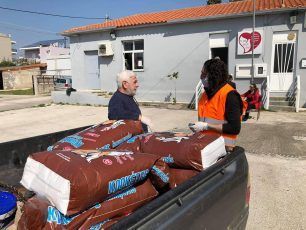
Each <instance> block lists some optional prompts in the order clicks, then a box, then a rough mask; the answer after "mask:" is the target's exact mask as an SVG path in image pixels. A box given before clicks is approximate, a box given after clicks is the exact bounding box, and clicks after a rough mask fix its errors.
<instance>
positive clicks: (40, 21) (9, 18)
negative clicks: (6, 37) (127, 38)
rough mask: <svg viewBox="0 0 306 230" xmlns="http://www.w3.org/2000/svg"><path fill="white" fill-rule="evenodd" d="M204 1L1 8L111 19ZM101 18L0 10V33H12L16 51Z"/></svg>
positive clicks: (38, 2) (30, 2) (4, 1)
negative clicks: (63, 16)
mask: <svg viewBox="0 0 306 230" xmlns="http://www.w3.org/2000/svg"><path fill="white" fill-rule="evenodd" d="M204 4H206V0H87V1H81V0H75V1H72V0H64V1H63V0H61V1H59V0H52V1H46V0H25V1H22V0H19V1H18V0H0V7H7V8H14V9H19V10H27V11H36V12H43V13H50V14H61V15H68V16H78V17H80V16H81V17H98V18H103V17H105V16H106V15H108V16H109V17H110V18H111V19H115V18H120V17H124V16H128V15H132V14H137V13H146V12H156V11H163V10H171V9H181V8H186V7H193V6H200V5H204ZM103 21H104V20H101V19H99V20H84V19H71V18H60V17H51V16H44V15H37V14H30V13H22V12H15V11H10V10H4V9H0V33H4V34H11V36H12V40H14V41H16V43H17V44H16V45H15V48H16V49H18V53H20V51H19V48H20V47H23V46H26V45H30V44H32V43H35V42H38V41H42V40H50V39H58V38H62V37H61V36H60V35H57V33H60V32H62V31H64V30H66V29H70V28H72V27H76V26H82V25H88V24H92V23H99V22H103Z"/></svg>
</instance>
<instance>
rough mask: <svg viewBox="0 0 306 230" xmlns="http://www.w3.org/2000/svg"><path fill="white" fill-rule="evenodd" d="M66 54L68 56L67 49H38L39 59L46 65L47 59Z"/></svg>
mask: <svg viewBox="0 0 306 230" xmlns="http://www.w3.org/2000/svg"><path fill="white" fill-rule="evenodd" d="M67 54H69V48H62V47H55V46H48V47H41V48H40V49H39V57H40V62H41V63H46V61H47V59H48V58H49V57H51V56H58V55H67Z"/></svg>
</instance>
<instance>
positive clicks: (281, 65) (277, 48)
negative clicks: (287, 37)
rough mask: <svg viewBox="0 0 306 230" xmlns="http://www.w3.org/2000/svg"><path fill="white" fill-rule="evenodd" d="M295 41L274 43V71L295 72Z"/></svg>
mask: <svg viewBox="0 0 306 230" xmlns="http://www.w3.org/2000/svg"><path fill="white" fill-rule="evenodd" d="M294 46H295V44H294V43H281V44H275V45H274V68H273V72H274V73H292V72H293V57H294V56H293V54H294V48H295V47H294Z"/></svg>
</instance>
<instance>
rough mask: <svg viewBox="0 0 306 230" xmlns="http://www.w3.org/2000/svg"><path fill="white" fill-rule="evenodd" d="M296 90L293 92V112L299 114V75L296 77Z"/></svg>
mask: <svg viewBox="0 0 306 230" xmlns="http://www.w3.org/2000/svg"><path fill="white" fill-rule="evenodd" d="M295 84H296V87H295V88H296V90H295V112H297V113H298V112H299V110H300V94H301V77H300V75H297V76H296V81H295Z"/></svg>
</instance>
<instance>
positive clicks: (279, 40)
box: [270, 31, 296, 92]
mask: <svg viewBox="0 0 306 230" xmlns="http://www.w3.org/2000/svg"><path fill="white" fill-rule="evenodd" d="M272 48H273V49H272V62H271V63H272V68H271V77H270V88H271V91H275V92H288V91H289V90H290V87H291V85H292V84H293V80H294V77H293V75H294V67H295V62H294V60H295V55H296V52H295V50H296V32H293V31H287V32H278V33H274V34H273V43H272Z"/></svg>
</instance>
